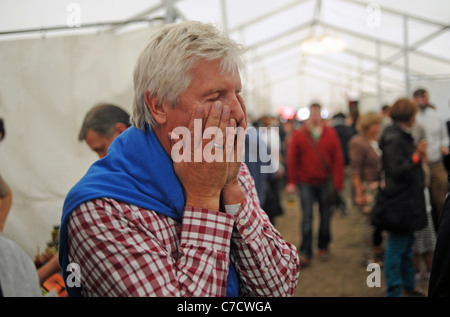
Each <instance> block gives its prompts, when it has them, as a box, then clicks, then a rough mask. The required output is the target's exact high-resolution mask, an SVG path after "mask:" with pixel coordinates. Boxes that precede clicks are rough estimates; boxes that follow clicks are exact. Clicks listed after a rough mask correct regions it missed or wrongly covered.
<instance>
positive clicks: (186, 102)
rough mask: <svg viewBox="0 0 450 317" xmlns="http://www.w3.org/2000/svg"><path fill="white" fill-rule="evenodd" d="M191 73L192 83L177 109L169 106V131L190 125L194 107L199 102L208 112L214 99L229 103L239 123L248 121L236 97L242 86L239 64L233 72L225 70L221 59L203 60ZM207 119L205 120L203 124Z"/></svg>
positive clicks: (182, 95) (232, 115) (224, 103)
mask: <svg viewBox="0 0 450 317" xmlns="http://www.w3.org/2000/svg"><path fill="white" fill-rule="evenodd" d="M190 74H191V83H190V85H189V87H188V88H187V89H186V91H184V92H183V93H182V94H181V95H180V98H179V100H180V102H179V104H178V105H176V106H175V108H174V109H171V108H170V107H167V131H169V132H170V131H172V130H173V129H174V128H176V127H187V126H188V123H189V120H190V118H191V114H192V111H194V109H195V108H196V107H198V106H201V107H203V109H204V113H205V115H208V114H209V112H210V109H211V107H212V105H213V103H214V102H215V101H221V102H222V104H223V105H228V106H229V107H230V111H231V118H234V119H236V122H237V124H238V126H239V125H242V124H245V121H246V118H244V116H245V115H244V111H243V109H242V106H241V104H240V103H239V101H238V99H237V96H238V95H239V94H240V92H241V89H242V87H241V78H240V75H239V71H238V68H237V66H236V67H235V68H234V70H233V71H232V72H230V73H222V72H221V70H220V61H217V60H215V61H201V62H198V63H197V64H196V65H194V67H193V69H192V70H191V73H190ZM205 122H206V120H203V122H202V124H203V127H204V125H205ZM244 128H245V126H244Z"/></svg>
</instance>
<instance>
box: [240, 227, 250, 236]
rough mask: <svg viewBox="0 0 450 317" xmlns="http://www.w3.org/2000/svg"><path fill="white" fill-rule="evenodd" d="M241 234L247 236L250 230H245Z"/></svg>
mask: <svg viewBox="0 0 450 317" xmlns="http://www.w3.org/2000/svg"><path fill="white" fill-rule="evenodd" d="M242 233H243V234H244V235H248V234H249V233H250V228H249V229H245V230H244V231H243V232H242Z"/></svg>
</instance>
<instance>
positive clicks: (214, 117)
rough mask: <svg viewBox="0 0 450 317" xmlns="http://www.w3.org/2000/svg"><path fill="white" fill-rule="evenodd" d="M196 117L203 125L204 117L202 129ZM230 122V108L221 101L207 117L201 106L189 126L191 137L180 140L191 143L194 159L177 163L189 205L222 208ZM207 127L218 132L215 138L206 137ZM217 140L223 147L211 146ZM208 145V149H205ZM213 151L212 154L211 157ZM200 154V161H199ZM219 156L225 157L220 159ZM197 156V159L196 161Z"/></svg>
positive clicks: (175, 165)
mask: <svg viewBox="0 0 450 317" xmlns="http://www.w3.org/2000/svg"><path fill="white" fill-rule="evenodd" d="M205 117H206V118H205ZM196 119H200V120H202V125H203V120H206V123H205V125H204V127H203V130H202V131H194V123H195V121H194V120H196ZM229 125H230V108H229V107H228V106H224V105H222V103H221V102H220V101H217V102H215V103H214V105H213V106H212V107H211V111H210V113H209V114H208V115H207V116H205V114H204V110H203V108H201V107H198V108H197V109H194V110H193V112H192V116H191V119H190V122H189V126H188V129H189V131H190V135H191V139H190V140H180V141H178V142H183V149H187V148H189V147H188V146H187V145H188V142H189V144H190V150H191V160H190V162H186V161H184V160H181V161H180V162H174V170H175V173H176V174H177V176H178V178H179V180H180V182H181V184H182V186H183V189H184V193H185V197H186V206H192V207H200V208H207V209H212V210H219V207H220V192H221V190H222V188H223V186H224V185H225V182H226V180H227V176H228V167H227V166H228V163H227V161H226V158H225V152H226V151H225V138H226V128H227V127H228V126H229ZM207 129H208V131H209V132H211V131H216V132H217V133H215V135H214V139H213V140H211V138H210V135H206V136H205V138H203V136H204V134H205V132H206V131H207ZM197 130H199V129H197ZM218 130H220V132H221V133H220V132H218ZM199 133H200V135H199ZM171 137H172V139H174V138H176V136H173V135H172V136H171ZM214 143H216V144H218V145H219V146H223V149H220V148H218V147H211V146H212V145H213V144H214ZM205 147H208V148H206V150H205ZM195 153H197V154H195ZM199 154H201V155H199ZM210 154H213V156H212V157H211V155H210ZM200 156H201V160H198V158H200ZM220 156H221V158H222V159H219V157H220ZM195 158H197V162H196V159H195ZM205 159H206V160H205ZM208 161H209V162H208Z"/></svg>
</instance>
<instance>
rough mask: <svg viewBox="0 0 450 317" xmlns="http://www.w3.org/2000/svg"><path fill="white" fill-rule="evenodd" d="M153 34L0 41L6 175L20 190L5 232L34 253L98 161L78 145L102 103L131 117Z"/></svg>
mask: <svg viewBox="0 0 450 317" xmlns="http://www.w3.org/2000/svg"><path fill="white" fill-rule="evenodd" d="M149 34H150V30H149V29H146V30H142V31H137V32H134V33H133V34H128V35H127V36H116V35H114V36H113V35H110V34H94V35H83V36H70V37H56V38H47V39H45V40H41V39H36V40H25V41H22V40H19V41H9V42H0V59H1V60H2V61H3V63H2V65H1V66H0V96H1V101H0V109H1V117H3V118H4V120H5V126H6V137H5V139H4V140H3V141H2V143H1V144H0V146H1V149H0V173H1V175H2V177H3V178H4V179H5V181H6V182H7V183H8V184H9V185H10V187H11V189H12V191H13V196H14V197H13V205H12V208H11V211H10V214H9V216H8V219H7V223H6V225H5V231H4V234H5V235H6V236H7V237H10V238H11V239H13V240H14V241H16V242H17V243H18V244H19V245H21V246H22V247H23V248H24V249H25V250H26V252H27V253H29V254H30V255H33V256H34V255H35V254H36V252H37V248H40V250H41V251H43V249H45V247H46V242H48V241H49V240H50V232H51V230H52V226H53V225H58V224H59V221H60V217H61V211H62V205H63V201H64V198H65V195H66V194H67V192H68V191H69V189H70V188H71V187H72V186H73V185H74V184H75V182H77V181H78V180H79V179H80V178H81V177H82V176H83V175H84V173H85V172H86V170H87V168H88V167H89V166H90V164H92V163H93V162H94V161H95V160H96V159H97V156H96V154H95V153H94V152H92V151H91V150H90V149H89V148H88V147H87V145H86V144H85V143H84V142H83V143H82V142H79V141H78V131H79V129H80V127H81V124H82V120H83V118H84V115H85V114H86V112H87V111H88V110H89V108H90V107H92V106H93V105H94V104H96V103H98V102H111V103H115V104H117V105H120V106H121V107H123V108H124V109H126V110H127V111H129V112H130V113H131V104H132V103H131V102H132V97H133V94H132V92H133V87H132V71H133V67H134V64H135V61H136V59H137V56H138V54H139V52H140V50H141V49H142V48H143V45H144V44H145V43H146V40H147V39H148V36H149Z"/></svg>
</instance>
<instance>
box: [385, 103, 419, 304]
mask: <svg viewBox="0 0 450 317" xmlns="http://www.w3.org/2000/svg"><path fill="white" fill-rule="evenodd" d="M416 113H417V106H416V105H415V104H414V103H412V102H411V101H410V100H409V99H405V98H402V99H399V100H397V101H396V102H395V103H394V105H393V106H392V109H391V117H392V120H393V124H392V125H390V126H389V127H387V128H386V130H385V131H384V133H383V134H382V136H381V139H380V149H381V150H382V151H383V154H382V166H383V170H384V177H385V185H382V188H383V187H384V188H383V189H384V190H383V192H384V196H385V197H386V198H385V199H386V200H387V201H388V204H385V205H384V206H385V207H384V212H385V214H388V215H389V217H392V216H394V217H397V216H400V215H403V216H404V217H402V220H401V223H400V225H401V226H402V227H403V228H400V227H399V228H394V227H391V228H389V229H388V232H389V237H388V241H387V246H386V251H385V273H386V283H387V290H386V295H387V296H388V297H399V296H401V295H402V289H403V295H406V296H424V295H425V292H423V291H422V290H420V289H418V288H416V285H415V279H414V274H415V271H414V266H413V261H412V245H413V242H414V231H415V230H418V229H421V228H423V227H424V226H425V225H426V223H427V220H426V219H427V218H426V210H425V196H424V188H425V187H424V186H425V183H424V175H423V170H422V163H423V162H426V141H425V140H422V141H420V142H419V143H418V145H417V147H415V146H414V141H413V137H412V136H411V128H412V126H413V125H414V122H415V116H416Z"/></svg>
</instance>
